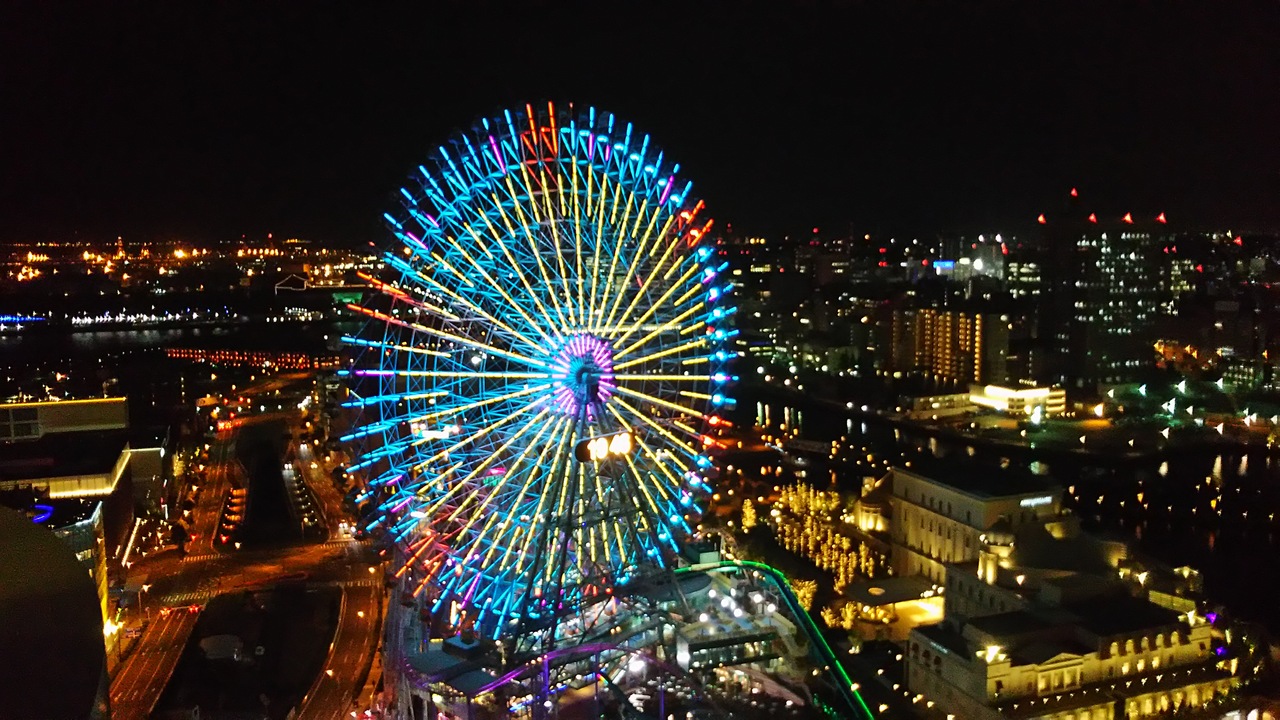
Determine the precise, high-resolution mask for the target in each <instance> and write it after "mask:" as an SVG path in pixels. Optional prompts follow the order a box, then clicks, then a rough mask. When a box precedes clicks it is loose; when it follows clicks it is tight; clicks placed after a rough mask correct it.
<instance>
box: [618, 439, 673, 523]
mask: <svg viewBox="0 0 1280 720" xmlns="http://www.w3.org/2000/svg"><path fill="white" fill-rule="evenodd" d="M626 462H627V468H628V469H629V470H630V471H631V476H632V478H634V479H635V481H636V483H635V484H636V486H637V487H638V489H639V490H640V496H641V497H643V498H644V500H645V501H646V502H647V503H648V512H646V511H645V510H644V509H643V508H642V506H641V505H640V502H641V499H640V497H637V498H632V502H634V503H635V505H636V509H638V510H640V512H641V513H642V514H646V515H648V518H650V519H652V520H653V521H652V522H646V523H645V524H646V525H649V526H650V527H649V534H650V535H651V536H654V537H655V538H656V537H657V536H658V535H659V533H661V532H662V528H663V527H664V523H663V521H665V520H667V516H668V515H669V514H670V513H669V511H667V510H664V509H663V508H662V506H660V505H659V504H658V501H657V499H655V498H654V497H653V493H652V492H651V491H650V485H659V486H660V483H647V482H645V481H644V475H643V473H642V472H641V471H640V469H639V468H637V467H636V464H635V461H634V460H632V459H631V456H627V457H626ZM668 539H669V537H668Z"/></svg>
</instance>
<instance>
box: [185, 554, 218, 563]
mask: <svg viewBox="0 0 1280 720" xmlns="http://www.w3.org/2000/svg"><path fill="white" fill-rule="evenodd" d="M220 557H222V553H200V554H199V555H188V556H186V557H184V558H182V562H184V563H189V562H204V561H205V560H216V559H217V558H220Z"/></svg>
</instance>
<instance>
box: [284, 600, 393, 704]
mask: <svg viewBox="0 0 1280 720" xmlns="http://www.w3.org/2000/svg"><path fill="white" fill-rule="evenodd" d="M375 582H381V577H378V578H376V580H375ZM380 601H381V589H380V588H378V587H376V586H372V585H371V586H350V585H349V586H347V587H346V588H344V590H343V596H342V614H341V616H340V619H339V621H338V630H337V633H336V634H335V636H334V640H333V644H332V645H331V646H330V648H329V657H328V659H327V660H326V662H325V671H324V672H323V673H321V674H320V675H319V676H318V677H317V678H316V683H315V685H313V686H312V688H311V692H309V693H307V697H306V698H305V699H304V700H303V701H302V704H301V705H300V706H299V712H298V720H340V719H341V718H346V717H349V714H348V713H349V712H350V710H351V703H352V701H353V700H354V699H355V696H356V693H357V692H359V689H360V687H361V686H362V685H363V683H364V679H365V678H364V673H365V670H366V668H367V667H368V664H369V661H370V659H371V658H372V655H373V652H374V650H375V649H376V646H375V645H376V642H377V633H378V628H377V624H378V621H379V617H378V606H379V604H380Z"/></svg>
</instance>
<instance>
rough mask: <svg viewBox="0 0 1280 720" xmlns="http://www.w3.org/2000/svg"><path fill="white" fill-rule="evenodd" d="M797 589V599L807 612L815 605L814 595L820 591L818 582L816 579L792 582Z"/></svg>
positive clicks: (792, 585)
mask: <svg viewBox="0 0 1280 720" xmlns="http://www.w3.org/2000/svg"><path fill="white" fill-rule="evenodd" d="M791 587H792V588H793V589H794V590H795V591H796V600H797V601H799V603H800V607H802V608H804V611H805V612H809V608H811V607H813V596H814V594H815V593H817V592H818V583H817V581H815V580H797V581H795V582H794V583H792V584H791Z"/></svg>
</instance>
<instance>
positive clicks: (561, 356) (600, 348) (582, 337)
mask: <svg viewBox="0 0 1280 720" xmlns="http://www.w3.org/2000/svg"><path fill="white" fill-rule="evenodd" d="M551 367H552V368H553V372H552V379H553V380H554V381H555V382H556V383H557V387H556V391H555V393H554V395H553V397H554V398H555V406H556V409H557V410H558V411H559V412H560V413H561V414H563V415H570V416H577V415H579V414H580V413H581V412H582V411H583V410H584V409H586V410H587V411H588V414H590V408H591V407H592V406H594V405H602V404H604V403H605V402H607V401H608V400H609V398H610V397H611V396H612V395H613V390H614V388H615V387H616V385H615V384H614V375H613V348H612V347H611V346H610V344H609V342H608V341H607V340H605V339H603V338H601V337H598V336H596V335H590V334H578V335H572V336H570V337H569V339H568V340H567V341H566V342H565V343H564V345H563V346H562V347H561V348H560V350H558V351H557V352H556V354H555V355H554V356H553V357H552V360H551Z"/></svg>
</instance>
